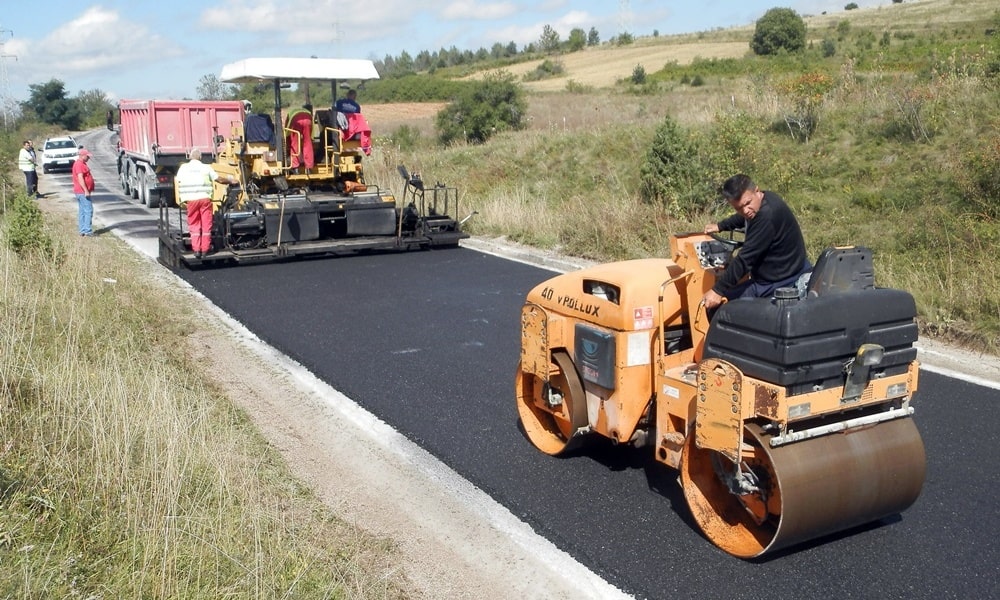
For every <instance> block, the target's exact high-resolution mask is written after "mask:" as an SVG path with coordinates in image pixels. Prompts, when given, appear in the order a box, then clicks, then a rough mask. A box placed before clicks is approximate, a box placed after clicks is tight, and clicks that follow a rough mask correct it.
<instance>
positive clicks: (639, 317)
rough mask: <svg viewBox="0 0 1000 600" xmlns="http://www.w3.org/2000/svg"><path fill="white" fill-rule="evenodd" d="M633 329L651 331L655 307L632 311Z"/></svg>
mask: <svg viewBox="0 0 1000 600" xmlns="http://www.w3.org/2000/svg"><path fill="white" fill-rule="evenodd" d="M632 321H633V324H632V329H650V328H652V327H653V307H652V306H639V307H636V308H635V309H633V310H632Z"/></svg>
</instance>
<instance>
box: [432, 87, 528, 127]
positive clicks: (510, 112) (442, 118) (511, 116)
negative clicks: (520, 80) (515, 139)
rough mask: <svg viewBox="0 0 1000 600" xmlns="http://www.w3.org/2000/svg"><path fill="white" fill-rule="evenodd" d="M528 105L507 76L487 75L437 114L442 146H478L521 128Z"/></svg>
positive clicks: (518, 88)
mask: <svg viewBox="0 0 1000 600" xmlns="http://www.w3.org/2000/svg"><path fill="white" fill-rule="evenodd" d="M526 112H527V103H526V101H525V100H524V92H523V91H522V90H521V88H520V87H519V86H518V85H517V84H516V83H515V81H514V76H513V75H511V74H510V73H505V72H495V73H489V74H487V75H486V77H485V78H484V79H483V80H482V81H479V82H476V83H475V84H474V85H470V86H467V87H463V89H462V90H461V91H460V92H459V93H458V94H457V96H456V98H455V100H453V101H452V102H451V103H450V104H449V105H448V106H446V107H445V108H444V109H443V110H441V112H439V113H438V114H437V128H438V137H439V139H440V140H441V142H442V143H443V144H446V145H447V144H451V143H453V142H455V141H456V140H460V139H464V140H465V141H466V142H469V143H472V144H481V143H483V142H485V141H486V140H488V139H489V138H490V136H492V135H493V134H495V133H499V132H501V131H507V130H517V129H522V128H523V127H524V116H525V113H526Z"/></svg>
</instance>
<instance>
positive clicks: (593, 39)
mask: <svg viewBox="0 0 1000 600" xmlns="http://www.w3.org/2000/svg"><path fill="white" fill-rule="evenodd" d="M600 43H601V36H600V35H598V33H597V28H596V27H591V28H590V31H589V32H588V33H587V45H588V46H596V45H598V44H600Z"/></svg>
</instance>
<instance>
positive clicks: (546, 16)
mask: <svg viewBox="0 0 1000 600" xmlns="http://www.w3.org/2000/svg"><path fill="white" fill-rule="evenodd" d="M854 1H855V2H856V3H857V4H858V5H859V6H861V7H862V8H866V7H872V6H880V5H888V4H891V0H854ZM846 3H847V0H786V1H784V2H782V1H780V0H701V1H698V0H695V1H692V0H628V1H622V0H528V1H523V0H493V1H489V2H473V1H471V0H420V1H418V2H414V1H413V0H354V1H353V2H346V1H344V0H105V1H103V2H88V1H86V0H42V1H41V2H39V3H37V4H36V3H35V2H30V1H29V2H23V1H22V2H16V3H15V2H4V3H3V4H4V6H3V8H0V42H2V43H3V47H2V54H3V56H4V58H3V59H2V61H3V66H4V67H5V68H6V73H7V89H6V90H0V94H3V93H4V92H6V94H4V95H5V96H6V98H5V100H8V101H10V100H11V99H12V100H13V101H15V102H17V101H21V100H24V99H26V98H27V96H28V86H29V85H30V84H40V83H45V82H47V81H49V80H50V79H52V78H56V79H59V80H61V81H62V82H63V83H64V84H65V87H66V91H67V93H68V94H69V95H70V96H75V95H76V94H77V93H79V92H81V91H89V90H94V89H99V90H101V91H103V92H105V93H106V94H107V95H108V96H109V97H110V98H111V99H113V100H116V99H119V98H160V99H179V98H192V97H195V93H196V90H197V87H198V82H199V80H200V79H201V78H202V77H203V76H205V75H208V74H214V75H218V74H219V71H220V70H221V68H222V65H223V64H226V63H229V62H233V61H236V60H240V59H243V58H252V57H283V56H301V57H308V56H319V57H324V58H329V57H343V58H383V57H384V56H386V55H392V56H398V55H399V54H400V53H401V52H403V51H404V50H405V51H406V52H409V53H410V54H411V55H416V54H417V53H418V52H420V51H422V50H430V51H434V50H439V49H441V48H451V47H452V46H455V47H457V48H458V49H460V50H466V49H468V50H478V49H479V48H481V47H485V48H487V49H489V48H490V47H491V46H492V45H493V44H494V43H495V42H500V43H503V44H505V45H506V44H507V43H509V42H511V41H513V42H515V43H516V44H517V45H518V47H519V48H521V47H523V46H524V45H525V44H528V43H530V42H533V41H537V40H538V38H539V36H540V35H541V33H542V28H543V27H544V26H545V25H551V26H552V27H553V28H555V30H556V31H557V32H558V33H559V34H560V36H561V37H562V38H563V39H565V38H566V37H567V36H568V34H569V32H570V30H571V29H573V28H576V27H578V28H581V29H583V30H584V31H589V30H590V28H591V27H595V28H597V31H598V33H599V34H600V37H601V40H602V41H603V40H607V39H608V38H610V37H612V36H615V35H617V34H618V33H619V32H621V31H622V30H623V29H622V26H623V25H624V30H625V31H628V32H630V33H632V34H633V35H636V36H643V35H650V34H652V33H653V31H654V30H656V31H658V32H659V33H660V34H661V35H667V34H674V33H690V32H697V31H708V30H711V29H715V28H718V27H730V26H734V25H748V24H752V23H753V22H754V21H755V20H756V19H757V18H759V17H760V16H761V15H763V14H764V13H765V12H766V11H767V10H768V9H769V8H773V7H775V6H781V7H788V8H792V9H794V10H795V11H796V12H798V13H799V14H801V15H812V14H820V13H822V12H824V11H826V12H831V13H832V12H838V11H843V8H844V5H845V4H846ZM623 6H627V7H628V11H627V12H624V13H623V12H622V11H621V8H622V7H623ZM362 7H364V8H362Z"/></svg>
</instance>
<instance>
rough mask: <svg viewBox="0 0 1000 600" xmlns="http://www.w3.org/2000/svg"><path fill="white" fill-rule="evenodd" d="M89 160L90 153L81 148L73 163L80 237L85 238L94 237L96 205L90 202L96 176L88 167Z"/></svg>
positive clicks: (74, 190) (74, 192) (74, 191)
mask: <svg viewBox="0 0 1000 600" xmlns="http://www.w3.org/2000/svg"><path fill="white" fill-rule="evenodd" d="M89 160H90V151H89V150H87V149H86V148H80V152H78V153H77V158H76V160H75V161H74V162H73V194H74V195H75V196H76V202H77V205H78V207H79V210H78V211H77V222H78V224H79V226H80V235H82V236H84V237H90V236H92V235H94V227H93V219H94V203H93V202H92V201H91V200H90V196H91V194H93V193H94V175H93V174H92V173H91V172H90V167H89V166H87V161H89Z"/></svg>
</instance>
